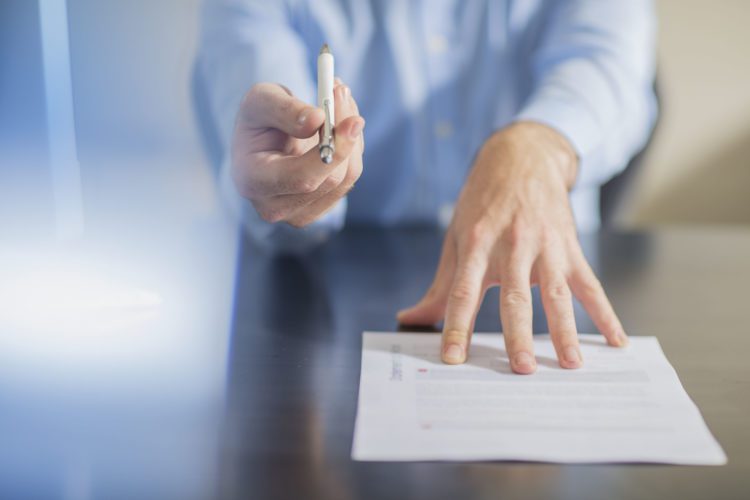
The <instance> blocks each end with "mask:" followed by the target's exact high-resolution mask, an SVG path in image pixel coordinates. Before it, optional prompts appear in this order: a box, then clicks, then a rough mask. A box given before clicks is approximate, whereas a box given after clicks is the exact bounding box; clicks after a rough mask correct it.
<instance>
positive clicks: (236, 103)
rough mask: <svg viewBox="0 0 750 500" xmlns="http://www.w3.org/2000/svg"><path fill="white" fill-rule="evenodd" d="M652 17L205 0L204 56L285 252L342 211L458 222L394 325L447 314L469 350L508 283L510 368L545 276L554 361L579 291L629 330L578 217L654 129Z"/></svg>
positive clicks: (529, 349)
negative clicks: (329, 99) (481, 316)
mask: <svg viewBox="0 0 750 500" xmlns="http://www.w3.org/2000/svg"><path fill="white" fill-rule="evenodd" d="M654 31H655V19H654V14H653V7H652V5H651V2H649V1H647V0H609V1H606V2H602V1H598V0H568V1H566V0H550V1H544V0H504V1H501V0H475V1H461V0H441V1H434V0H421V1H419V0H414V1H405V0H382V1H377V0H338V1H336V0H320V1H315V2H312V1H310V2H305V1H292V0H290V1H282V0H278V1H263V0H208V1H207V2H206V4H205V6H204V9H203V38H202V46H201V55H200V57H201V59H200V61H201V69H202V74H203V76H204V78H205V79H206V80H207V83H208V85H209V88H210V94H211V103H212V107H213V111H214V114H215V117H216V120H217V123H218V127H219V129H220V130H219V131H220V134H221V137H222V138H223V140H224V141H225V147H226V151H227V155H226V162H225V163H226V164H225V166H224V169H223V174H222V176H223V179H224V182H225V183H229V184H232V183H233V184H234V188H236V191H237V192H239V194H240V195H241V196H242V197H243V198H244V201H243V203H244V205H243V206H244V222H245V225H246V228H247V230H248V231H249V232H250V234H251V235H252V236H253V237H254V238H255V239H256V240H257V241H258V242H259V243H260V244H262V245H265V246H267V247H270V248H272V249H274V250H276V251H304V250H305V249H306V248H309V247H310V246H311V245H313V244H315V243H317V242H319V241H322V240H323V239H325V237H326V236H327V235H328V234H329V233H331V232H332V231H336V230H338V229H340V228H341V227H342V226H343V225H344V223H345V221H346V222H367V223H377V224H383V225H395V224H403V223H415V222H432V223H435V222H441V221H444V222H449V225H448V229H447V234H446V236H445V242H444V245H443V249H442V256H441V259H440V263H439V265H438V269H437V272H436V275H435V279H434V281H433V283H432V286H431V287H430V289H429V290H428V291H427V293H426V295H425V296H424V297H423V298H422V300H421V301H420V302H419V303H418V304H417V305H415V306H413V307H411V308H409V309H406V310H404V311H401V312H400V313H399V315H398V319H399V321H400V322H402V323H405V324H435V323H437V322H439V321H441V320H444V327H443V344H442V359H443V361H444V362H446V363H462V362H464V361H465V360H466V356H467V350H468V348H469V341H470V337H471V332H472V330H473V323H474V319H475V315H476V312H477V309H478V307H479V305H480V302H481V299H482V297H483V295H484V292H485V290H486V289H487V288H489V287H492V286H496V285H500V286H501V299H500V309H501V310H502V314H501V320H502V325H503V331H504V332H505V342H506V348H507V351H508V355H509V358H510V361H511V367H512V369H513V370H514V371H515V372H517V373H522V374H526V373H532V372H533V371H534V370H535V368H536V361H535V359H534V353H533V345H532V324H531V323H532V309H531V308H532V302H531V293H530V287H531V286H535V285H538V286H539V287H540V289H541V296H542V302H543V306H544V309H545V312H546V315H547V319H548V324H549V328H550V333H551V335H552V339H553V342H554V344H555V348H556V351H557V356H558V359H559V363H560V366H562V367H564V368H577V367H579V366H581V364H582V359H581V356H580V351H579V348H578V340H577V331H576V325H575V319H574V315H573V305H572V295H575V296H576V297H577V298H578V299H579V300H580V301H581V302H582V304H583V305H584V307H585V308H586V310H587V311H588V313H589V314H590V316H591V318H592V319H593V321H594V323H595V324H596V326H597V328H599V330H600V331H601V333H602V334H603V335H604V336H605V337H606V339H607V341H608V342H609V343H610V344H611V345H614V346H622V345H625V344H626V343H627V336H626V335H625V332H624V331H623V328H622V326H621V324H620V322H619V321H618V319H617V316H616V315H615V313H614V311H613V309H612V306H611V305H610V303H609V301H608V299H607V297H606V295H605V293H604V291H603V289H602V287H601V285H600V283H599V281H598V280H597V279H596V277H595V275H594V273H593V272H592V270H591V268H590V267H589V265H588V263H587V262H586V260H585V258H584V256H583V253H582V252H581V248H580V246H579V243H578V239H577V234H576V223H575V222H574V220H577V222H578V229H579V230H583V231H590V230H593V229H595V228H596V227H597V225H598V216H597V210H596V207H597V205H598V203H597V202H598V187H599V186H600V185H601V184H602V183H603V182H605V181H606V180H607V179H609V178H610V177H611V176H613V175H614V174H616V173H617V172H618V171H619V170H620V169H621V168H623V167H624V166H625V165H626V163H627V161H628V160H629V158H630V157H631V156H632V155H633V154H634V153H636V152H637V151H638V150H639V149H640V148H641V147H642V146H643V144H644V143H645V141H646V139H647V137H648V136H649V134H650V130H651V127H652V125H653V122H654V120H655V114H656V106H655V98H654V95H653V93H652V82H653V78H654ZM324 42H327V43H328V44H329V45H330V47H331V49H332V51H333V53H334V55H335V57H336V71H337V73H338V75H340V77H341V80H339V81H338V82H337V86H336V90H335V93H334V95H335V100H336V103H335V109H336V155H335V157H334V161H333V163H332V164H331V165H326V164H324V163H322V162H321V161H320V157H319V155H318V151H317V147H316V144H317V141H318V138H317V130H318V129H319V127H320V126H321V124H322V122H323V114H322V111H321V110H319V109H317V108H315V107H313V106H312V105H311V103H313V102H314V100H313V99H314V94H315V80H314V78H315V60H316V55H317V53H318V50H319V48H320V47H321V45H322V44H323V43H324ZM354 96H356V100H355V97H354ZM364 117H366V118H367V131H368V132H367V148H365V144H364V139H363V132H362V131H363V128H364V125H365V120H364ZM363 166H366V168H363ZM355 182H357V187H356V189H354V190H352V191H350V190H351V189H352V188H353V187H354V184H355ZM574 214H575V218H574Z"/></svg>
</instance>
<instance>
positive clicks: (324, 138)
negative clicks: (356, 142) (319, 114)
mask: <svg viewBox="0 0 750 500" xmlns="http://www.w3.org/2000/svg"><path fill="white" fill-rule="evenodd" d="M323 112H324V113H325V120H324V121H323V127H322V128H321V129H320V148H319V149H320V159H321V160H322V161H323V163H331V162H332V161H333V153H334V152H335V150H336V148H335V147H334V142H333V132H334V130H333V117H332V116H331V101H330V100H329V99H325V100H324V101H323Z"/></svg>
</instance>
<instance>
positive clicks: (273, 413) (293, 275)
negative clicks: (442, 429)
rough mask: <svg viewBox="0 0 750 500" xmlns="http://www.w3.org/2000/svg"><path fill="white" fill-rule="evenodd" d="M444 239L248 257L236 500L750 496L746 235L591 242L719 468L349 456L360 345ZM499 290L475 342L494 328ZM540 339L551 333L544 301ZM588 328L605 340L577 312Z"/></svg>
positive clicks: (230, 419) (590, 250)
mask: <svg viewBox="0 0 750 500" xmlns="http://www.w3.org/2000/svg"><path fill="white" fill-rule="evenodd" d="M441 238H442V235H441V234H440V233H439V232H438V231H436V230H430V229H403V230H392V231H388V230H376V229H365V228H360V229H350V230H348V231H346V232H345V233H344V234H342V235H340V236H338V237H337V238H336V239H334V240H333V241H331V242H330V243H329V244H327V245H325V246H324V247H322V248H320V249H319V250H317V251H315V252H314V253H313V254H311V255H309V256H307V257H305V258H290V257H269V256H265V255H263V254H262V253H260V252H258V251H257V250H255V249H254V248H253V247H252V246H250V245H243V249H242V250H241V252H240V262H239V271H238V277H237V290H236V294H235V313H234V319H233V326H232V337H231V350H230V358H229V368H228V370H229V372H228V373H229V375H228V392H227V398H228V403H227V411H226V415H225V418H224V422H223V426H222V433H221V452H220V455H219V456H220V458H219V468H218V470H219V476H218V478H217V481H218V483H217V484H218V491H219V494H220V496H222V497H227V498H252V499H264V500H265V499H326V500H330V499H348V498H363V499H375V498H393V499H408V498H425V499H442V498H446V499H448V498H450V499H458V498H460V499H469V498H478V499H479V498H482V499H484V498H487V499H489V498H527V499H535V498H539V499H542V498H545V499H547V498H569V499H576V500H578V499H586V498H591V499H603V498H607V499H615V498H675V499H676V498H680V499H686V498H696V499H698V498H700V499H705V498H716V499H719V498H737V499H739V498H742V499H746V498H750V430H749V429H748V422H750V352H749V351H750V326H749V324H750V291H749V290H750V230H741V229H715V230H714V229H712V230H706V229H700V230H698V229H692V230H691V229H678V230H670V231H666V232H653V233H633V234H602V235H598V236H595V237H584V238H583V240H582V242H583V245H584V249H585V251H586V254H587V256H588V257H589V259H590V261H591V263H592V265H593V267H594V268H595V269H596V270H597V272H598V274H599V276H600V278H601V280H602V281H603V283H604V284H605V287H606V289H607V290H608V292H609V294H610V297H611V299H612V301H613V303H614V305H615V308H616V310H617V311H618V313H619V314H620V317H621V319H622V321H623V323H624V325H625V328H626V330H627V331H628V332H629V333H630V334H631V335H655V336H657V337H658V338H659V340H660V342H661V344H662V346H663V348H664V350H665V352H666V354H667V357H668V358H669V360H670V361H671V362H672V364H673V365H674V367H675V368H676V370H677V372H678V374H679V376H680V379H681V380H682V382H683V384H684V385H685V388H686V389H687V392H688V393H689V394H690V396H691V397H692V398H693V399H694V401H695V402H696V403H697V405H698V407H699V408H700V409H701V411H702V413H703V415H704V417H705V419H706V421H707V423H708V426H709V427H710V429H711V431H712V432H713V433H714V435H715V436H716V437H717V439H718V440H719V442H720V443H721V445H722V446H723V447H724V450H725V451H726V453H727V455H728V457H729V464H728V465H725V466H721V467H683V466H666V465H556V464H536V463H509V462H485V463H439V462H434V463H429V462H427V463H424V462H423V463H376V462H355V461H352V460H351V458H350V449H351V444H352V435H353V427H354V418H355V412H356V402H357V391H358V384H359V367H360V355H361V352H360V350H361V334H362V331H363V330H380V329H382V330H393V329H396V328H397V324H396V322H395V319H394V314H395V312H396V311H397V310H398V309H399V308H401V307H404V306H407V305H410V304H411V303H412V302H414V301H415V300H416V299H418V298H419V297H420V295H421V293H422V292H423V291H424V290H425V288H426V287H427V286H428V284H429V282H430V280H431V278H432V273H433V271H434V268H435V265H436V263H437V259H438V250H439V248H440V242H441ZM497 303H498V293H497V290H493V291H490V292H489V293H488V294H487V297H486V299H485V301H484V304H483V307H482V309H481V311H480V313H479V317H478V320H477V330H478V331H497V330H499V328H500V322H499V319H498V315H497ZM534 304H535V315H534V330H535V332H543V331H546V329H547V326H546V322H545V320H544V316H543V314H542V313H541V307H540V302H539V297H538V294H536V292H535V295H534ZM576 314H577V319H578V325H579V330H580V331H582V332H593V331H595V329H594V327H593V325H592V324H591V322H590V320H589V319H588V318H587V317H586V316H585V314H584V313H583V311H582V309H580V308H577V310H576Z"/></svg>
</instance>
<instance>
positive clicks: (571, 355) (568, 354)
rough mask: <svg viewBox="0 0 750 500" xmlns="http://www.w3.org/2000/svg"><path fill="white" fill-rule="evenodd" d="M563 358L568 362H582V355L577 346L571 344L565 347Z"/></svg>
mask: <svg viewBox="0 0 750 500" xmlns="http://www.w3.org/2000/svg"><path fill="white" fill-rule="evenodd" d="M563 359H564V360H565V362H566V363H570V364H576V365H577V364H578V363H580V362H581V355H580V354H579V353H578V349H576V347H575V346H572V345H569V346H568V347H566V348H565V349H563Z"/></svg>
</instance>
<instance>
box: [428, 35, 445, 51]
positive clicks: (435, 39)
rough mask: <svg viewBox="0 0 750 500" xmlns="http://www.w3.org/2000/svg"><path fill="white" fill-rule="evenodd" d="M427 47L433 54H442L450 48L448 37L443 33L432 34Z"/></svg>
mask: <svg viewBox="0 0 750 500" xmlns="http://www.w3.org/2000/svg"><path fill="white" fill-rule="evenodd" d="M427 48H429V49H430V52H432V53H433V54H442V53H443V52H445V51H446V50H447V49H448V39H447V38H445V37H444V36H443V35H432V36H431V37H430V38H429V39H428V40H427Z"/></svg>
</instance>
